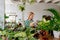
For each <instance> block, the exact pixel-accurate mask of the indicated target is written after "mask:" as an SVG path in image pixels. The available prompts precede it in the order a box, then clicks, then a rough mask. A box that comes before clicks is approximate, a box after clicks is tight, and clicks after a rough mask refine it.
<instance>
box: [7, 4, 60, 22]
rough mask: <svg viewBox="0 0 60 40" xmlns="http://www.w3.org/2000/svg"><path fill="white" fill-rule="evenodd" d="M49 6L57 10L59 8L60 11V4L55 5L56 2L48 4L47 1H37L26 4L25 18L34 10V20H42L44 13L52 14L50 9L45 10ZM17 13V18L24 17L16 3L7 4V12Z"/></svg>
mask: <svg viewBox="0 0 60 40" xmlns="http://www.w3.org/2000/svg"><path fill="white" fill-rule="evenodd" d="M48 8H55V9H56V10H58V12H59V11H60V6H58V5H55V4H47V3H36V4H33V5H26V8H25V9H26V10H25V11H24V18H25V20H26V19H27V17H28V14H29V12H31V11H32V12H34V13H35V16H34V21H36V20H41V18H42V15H52V14H51V13H50V12H48V11H44V9H48ZM11 12H12V13H16V14H17V15H18V16H17V18H16V20H18V19H21V18H22V13H21V11H20V10H19V9H18V6H17V5H15V4H6V13H7V14H8V13H11Z"/></svg>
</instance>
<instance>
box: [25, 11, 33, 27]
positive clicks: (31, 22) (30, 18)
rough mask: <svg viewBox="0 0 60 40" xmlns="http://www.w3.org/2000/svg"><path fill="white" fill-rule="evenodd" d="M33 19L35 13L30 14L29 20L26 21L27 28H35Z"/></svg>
mask: <svg viewBox="0 0 60 40" xmlns="http://www.w3.org/2000/svg"><path fill="white" fill-rule="evenodd" d="M33 17H34V13H33V12H30V14H29V16H28V19H27V20H26V21H25V26H26V27H29V26H33Z"/></svg>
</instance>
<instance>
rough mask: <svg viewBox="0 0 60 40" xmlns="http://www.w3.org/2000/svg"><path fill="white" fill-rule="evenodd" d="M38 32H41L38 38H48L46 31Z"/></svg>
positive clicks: (43, 39) (45, 39) (44, 39)
mask: <svg viewBox="0 0 60 40" xmlns="http://www.w3.org/2000/svg"><path fill="white" fill-rule="evenodd" d="M40 33H41V35H40V38H39V39H40V40H48V31H45V30H41V31H40Z"/></svg>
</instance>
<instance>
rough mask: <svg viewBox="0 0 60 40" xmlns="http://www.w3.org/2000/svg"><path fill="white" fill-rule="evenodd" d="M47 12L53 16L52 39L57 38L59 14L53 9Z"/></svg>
mask: <svg viewBox="0 0 60 40" xmlns="http://www.w3.org/2000/svg"><path fill="white" fill-rule="evenodd" d="M47 11H50V12H51V13H52V14H53V17H52V22H51V25H52V27H53V33H54V37H55V38H59V35H60V15H59V12H58V11H57V10H56V9H54V8H50V9H47Z"/></svg>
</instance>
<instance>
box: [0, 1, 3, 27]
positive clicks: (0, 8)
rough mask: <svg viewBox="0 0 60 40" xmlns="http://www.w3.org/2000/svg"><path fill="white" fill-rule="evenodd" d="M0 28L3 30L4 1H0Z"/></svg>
mask: <svg viewBox="0 0 60 40" xmlns="http://www.w3.org/2000/svg"><path fill="white" fill-rule="evenodd" d="M0 28H4V0H0Z"/></svg>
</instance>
